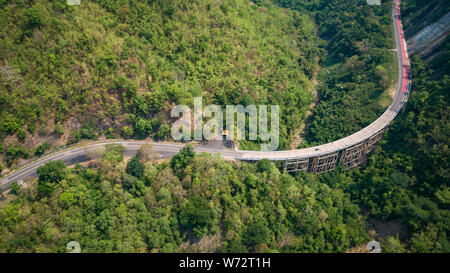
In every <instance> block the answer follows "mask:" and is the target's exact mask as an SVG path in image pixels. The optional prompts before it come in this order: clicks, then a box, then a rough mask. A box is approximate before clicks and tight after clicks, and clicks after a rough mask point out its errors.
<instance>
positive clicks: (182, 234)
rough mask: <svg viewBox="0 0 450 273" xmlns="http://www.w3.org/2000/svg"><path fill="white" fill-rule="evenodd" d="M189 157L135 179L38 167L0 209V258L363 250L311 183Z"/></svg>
mask: <svg viewBox="0 0 450 273" xmlns="http://www.w3.org/2000/svg"><path fill="white" fill-rule="evenodd" d="M190 149H191V148H189V147H186V148H184V149H183V150H182V151H181V152H180V153H179V154H178V158H179V160H175V162H183V163H182V164H183V165H184V164H186V165H184V168H183V169H182V170H181V169H179V167H180V166H181V165H180V164H181V163H180V164H178V163H176V164H175V163H174V164H167V163H163V164H159V165H156V164H155V163H154V162H152V161H146V162H143V165H144V171H143V175H142V177H140V178H138V177H135V176H131V175H129V174H127V173H126V172H128V170H129V169H130V168H129V167H130V162H132V161H129V163H128V164H127V163H126V162H120V163H114V162H110V161H108V160H107V159H100V161H99V164H97V167H90V168H85V167H82V166H80V165H78V166H76V167H75V168H73V169H67V168H66V167H65V165H64V163H61V162H51V163H47V164H46V165H45V166H43V167H41V168H40V169H39V174H40V177H39V180H38V187H37V189H36V187H28V188H26V189H21V190H19V198H18V199H15V200H13V201H11V202H10V203H9V204H7V205H4V206H2V207H1V208H0V215H1V216H0V232H1V234H2V236H0V252H54V251H55V252H65V251H66V250H65V245H66V244H67V242H69V241H71V240H76V241H78V242H80V244H81V248H82V251H83V252H174V251H181V252H184V251H187V252H205V251H208V252H211V251H212V252H216V251H218V252H232V251H239V252H248V251H250V252H267V251H279V252H336V251H344V250H346V249H347V248H349V247H352V246H355V245H359V244H361V243H364V242H366V241H367V240H368V236H367V235H366V233H365V231H364V224H363V221H362V219H361V218H360V217H358V211H359V209H358V208H357V206H355V205H354V204H352V203H351V202H350V201H349V197H348V196H347V195H345V194H344V193H343V192H342V191H341V190H337V189H332V188H330V187H329V186H327V185H325V184H324V183H320V182H319V180H318V177H316V176H314V175H310V174H308V175H299V176H298V177H296V178H294V177H292V176H290V175H288V174H281V173H280V172H279V170H278V169H277V168H276V167H275V165H274V164H273V163H271V162H268V161H262V162H260V163H259V164H254V165H253V164H249V163H242V162H226V161H224V160H223V159H222V158H220V157H216V156H211V155H208V154H202V155H193V156H192V157H191V156H190ZM132 160H134V159H132ZM133 164H135V163H133ZM171 166H172V167H171ZM176 173H178V175H179V177H180V178H181V179H180V178H179V177H178V176H177V175H175V174H176ZM44 185H45V188H43V187H44Z"/></svg>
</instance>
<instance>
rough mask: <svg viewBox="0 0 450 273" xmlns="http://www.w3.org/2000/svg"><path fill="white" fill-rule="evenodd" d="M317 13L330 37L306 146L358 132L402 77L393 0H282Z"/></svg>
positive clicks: (325, 34) (377, 112)
mask: <svg viewBox="0 0 450 273" xmlns="http://www.w3.org/2000/svg"><path fill="white" fill-rule="evenodd" d="M277 2H279V3H280V5H282V6H284V7H288V8H293V9H297V10H299V11H301V12H305V13H311V14H312V15H313V16H314V18H315V19H316V22H317V24H318V35H319V36H320V37H321V38H322V39H324V40H326V41H327V45H326V47H325V49H326V52H327V54H322V55H321V56H320V57H321V60H320V64H321V66H323V69H322V70H321V72H320V73H319V75H318V80H319V82H320V84H319V85H318V86H317V92H318V96H319V98H320V101H319V103H318V105H317V106H316V107H315V108H314V109H313V111H312V112H313V116H312V120H311V123H310V124H309V125H308V127H307V134H306V136H305V140H306V141H304V142H302V144H301V147H306V146H314V145H316V144H323V143H327V142H330V141H333V140H337V139H339V138H342V137H345V136H348V135H350V134H352V133H355V132H357V131H358V130H360V129H362V128H363V127H365V126H367V125H368V124H370V123H371V122H372V121H374V120H375V119H376V118H377V117H378V116H380V115H381V113H382V112H383V111H384V110H385V109H386V108H387V106H388V105H389V104H390V103H391V101H392V98H391V97H390V95H389V94H388V91H387V89H389V87H391V86H392V85H393V84H394V83H395V82H396V81H397V78H398V71H397V70H398V67H397V60H396V56H395V53H394V52H392V51H391V50H390V49H393V48H395V42H394V36H393V27H392V17H391V15H392V12H391V11H392V1H383V3H382V5H380V6H368V5H367V2H366V1H350V0H346V1H333V0H321V1H293V0H278V1H277Z"/></svg>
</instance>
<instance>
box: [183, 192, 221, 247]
mask: <svg viewBox="0 0 450 273" xmlns="http://www.w3.org/2000/svg"><path fill="white" fill-rule="evenodd" d="M180 222H181V224H183V225H184V226H185V227H186V228H191V229H192V231H193V232H194V233H195V236H196V237H197V238H199V239H200V238H202V237H203V236H205V235H206V233H207V232H208V229H209V228H210V227H212V225H213V224H214V222H215V217H214V212H213V211H212V209H211V208H210V207H209V205H208V200H206V198H204V197H199V196H195V197H192V198H191V199H190V200H189V201H188V202H187V204H186V205H185V206H184V207H183V208H182V210H181V213H180Z"/></svg>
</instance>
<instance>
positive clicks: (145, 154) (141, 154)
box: [136, 144, 160, 163]
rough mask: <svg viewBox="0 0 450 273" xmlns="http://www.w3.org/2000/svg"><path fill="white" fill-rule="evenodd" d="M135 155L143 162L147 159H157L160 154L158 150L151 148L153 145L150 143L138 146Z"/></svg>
mask: <svg viewBox="0 0 450 273" xmlns="http://www.w3.org/2000/svg"><path fill="white" fill-rule="evenodd" d="M136 157H137V158H138V159H139V161H140V162H141V163H145V162H147V161H149V160H155V159H159V158H160V155H159V153H158V152H156V151H154V150H153V146H152V145H151V144H144V145H142V146H141V147H139V150H138V151H137V153H136Z"/></svg>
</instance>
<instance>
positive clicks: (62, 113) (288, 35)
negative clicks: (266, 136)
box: [0, 0, 320, 161]
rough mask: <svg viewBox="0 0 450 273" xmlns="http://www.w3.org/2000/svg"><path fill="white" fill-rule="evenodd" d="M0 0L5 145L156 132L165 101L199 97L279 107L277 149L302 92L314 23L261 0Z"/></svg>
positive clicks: (294, 123)
mask: <svg viewBox="0 0 450 273" xmlns="http://www.w3.org/2000/svg"><path fill="white" fill-rule="evenodd" d="M1 6H2V8H1V9H0V15H1V16H0V18H1V19H0V33H1V34H0V39H1V40H2V43H1V45H0V76H1V81H0V140H1V142H4V141H5V139H9V142H11V140H12V141H13V142H17V143H13V145H14V146H21V147H24V149H30V150H34V149H35V148H36V146H37V145H39V144H42V143H43V142H44V139H45V141H47V142H49V143H50V144H51V145H53V144H54V143H63V144H65V143H69V144H70V143H74V142H77V141H80V140H82V139H97V138H98V137H99V136H102V135H106V136H107V137H109V138H113V137H126V138H130V137H133V138H147V137H153V138H155V139H167V138H169V137H170V124H171V123H172V122H173V120H172V119H171V118H169V116H170V110H171V108H172V107H173V106H174V105H175V104H188V105H192V103H193V97H194V96H203V100H204V103H205V104H212V103H215V104H219V105H226V104H243V105H248V104H277V105H280V107H281V112H282V115H281V117H282V119H281V129H280V132H281V136H280V141H281V146H280V148H287V147H288V146H289V141H290V139H289V136H290V135H291V130H293V129H295V128H298V127H300V125H301V124H302V123H303V120H304V116H305V114H306V109H307V107H308V105H309V104H310V103H311V102H312V100H313V95H312V84H311V83H310V81H309V78H310V77H311V76H312V74H313V73H314V71H315V70H317V60H316V57H317V56H318V55H320V50H319V49H318V44H319V43H318V42H317V41H318V38H317V35H316V30H315V25H314V23H313V21H312V19H311V18H310V17H309V16H308V15H306V14H300V13H299V12H297V11H292V10H286V9H283V8H280V7H277V6H274V5H273V4H271V3H270V2H269V1H261V2H258V3H257V4H254V3H252V2H248V1H244V0H234V1H230V2H229V1H226V2H223V3H221V2H217V1H215V0H199V1H174V0H171V1H140V0H133V1H125V2H124V1H118V0H98V1H89V0H85V1H82V4H81V6H68V5H67V4H66V1H65V0H55V1H44V0H36V1H19V0H6V1H1ZM31 138H32V139H33V140H34V141H31V140H30V139H31ZM41 139H42V140H41ZM49 139H50V140H49ZM36 140H37V141H36ZM39 140H41V141H40V142H39ZM9 142H8V143H9ZM36 142H37V143H36ZM6 148H7V147H6V145H5V146H4V147H3V156H2V157H3V160H5V161H8V160H9V159H7V157H8V155H6V153H7V151H6ZM9 161H11V160H9Z"/></svg>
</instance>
